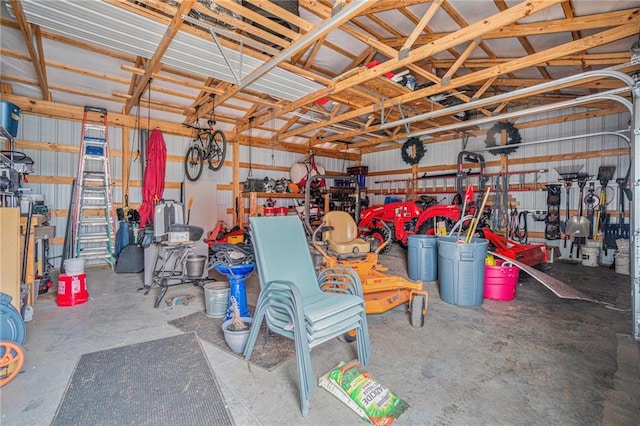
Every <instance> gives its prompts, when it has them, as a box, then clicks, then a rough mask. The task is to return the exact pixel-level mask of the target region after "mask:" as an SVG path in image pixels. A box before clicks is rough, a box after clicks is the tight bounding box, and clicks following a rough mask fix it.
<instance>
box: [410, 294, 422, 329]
mask: <svg viewBox="0 0 640 426" xmlns="http://www.w3.org/2000/svg"><path fill="white" fill-rule="evenodd" d="M424 308H425V298H424V295H422V294H416V295H414V296H413V299H412V300H411V325H412V326H414V327H422V326H424V312H423V311H424Z"/></svg>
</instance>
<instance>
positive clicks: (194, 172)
mask: <svg viewBox="0 0 640 426" xmlns="http://www.w3.org/2000/svg"><path fill="white" fill-rule="evenodd" d="M203 165H204V161H203V158H202V150H201V149H200V147H199V146H198V145H192V146H190V147H189V149H187V154H186V155H185V156H184V172H185V174H186V175H187V179H189V180H190V181H191V182H195V181H197V180H198V179H200V175H201V174H202V166H203Z"/></svg>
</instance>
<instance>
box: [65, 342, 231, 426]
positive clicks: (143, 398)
mask: <svg viewBox="0 0 640 426" xmlns="http://www.w3.org/2000/svg"><path fill="white" fill-rule="evenodd" d="M52 424H53V425H65V426H67V425H83V426H84V425H131V424H135V425H178V424H179V425H203V426H204V425H233V424H235V423H234V421H233V419H232V417H231V413H230V412H229V409H228V408H227V405H226V403H225V400H224V397H223V396H222V392H221V391H220V386H219V385H218V382H217V381H216V378H215V376H214V373H213V371H212V370H211V367H210V365H209V362H208V361H207V358H206V357H205V354H204V352H203V350H202V346H201V345H200V342H199V341H198V337H197V336H196V334H195V333H188V334H181V335H178V336H173V337H167V338H164V339H159V340H153V341H150V342H144V343H138V344H134V345H129V346H124V347H120V348H115V349H109V350H105V351H100V352H94V353H90V354H85V355H82V356H81V357H80V360H79V361H78V364H77V365H76V368H75V370H74V372H73V374H72V376H71V380H70V381H69V384H68V385H67V389H66V390H65V393H64V395H63V397H62V401H61V402H60V405H59V406H58V410H57V411H56V415H55V417H54V419H53V422H52Z"/></svg>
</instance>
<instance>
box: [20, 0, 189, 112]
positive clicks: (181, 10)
mask: <svg viewBox="0 0 640 426" xmlns="http://www.w3.org/2000/svg"><path fill="white" fill-rule="evenodd" d="M13 1H15V0H13ZM195 2H196V0H182V3H180V6H178V9H177V10H176V14H175V15H174V16H173V18H172V19H171V23H170V24H169V27H168V28H167V31H166V32H165V33H164V35H163V36H162V40H160V43H159V44H158V46H157V47H156V51H155V52H154V54H153V56H152V57H151V59H150V60H149V61H148V62H147V66H146V69H145V71H144V74H143V75H142V77H141V78H140V79H139V80H138V84H137V85H136V87H135V89H134V90H133V93H132V94H131V99H129V100H128V101H127V103H126V104H125V106H124V110H123V112H124V113H125V114H129V113H130V112H131V108H133V106H134V105H135V104H136V102H138V99H139V98H140V96H141V95H142V93H143V92H144V90H145V89H146V87H147V85H148V83H149V80H150V79H151V78H152V77H151V76H152V75H153V74H154V73H155V72H157V71H158V70H160V67H162V62H161V61H162V56H164V54H165V52H166V51H167V49H168V48H169V45H170V44H171V41H173V38H174V37H175V36H176V34H177V33H178V31H179V30H180V27H181V26H182V23H183V22H184V20H183V19H182V15H183V14H185V15H187V14H189V11H190V10H191V8H192V7H193V4H194V3H195Z"/></svg>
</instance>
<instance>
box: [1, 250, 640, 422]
mask: <svg viewBox="0 0 640 426" xmlns="http://www.w3.org/2000/svg"><path fill="white" fill-rule="evenodd" d="M405 259H406V252H405V251H404V250H403V249H402V248H400V247H394V248H393V249H392V250H391V252H390V253H389V254H387V255H384V256H383V257H382V259H381V260H382V263H383V264H385V266H389V267H390V268H391V270H392V271H391V272H392V273H398V274H400V275H403V276H406V270H407V267H406V260H405ZM550 273H551V274H552V275H554V276H556V277H557V278H560V279H561V280H563V281H564V282H565V283H567V284H569V285H571V286H574V287H576V288H578V289H579V290H581V291H583V292H585V293H586V294H588V295H590V296H594V297H596V298H597V299H599V300H601V301H603V302H607V303H611V304H613V305H615V308H616V309H609V308H607V307H605V306H604V305H601V304H594V303H589V302H584V301H577V300H564V299H559V298H557V297H556V296H555V295H553V294H552V293H551V292H550V291H549V290H548V289H546V288H545V287H543V286H542V285H540V284H538V283H537V282H536V281H534V280H533V279H530V278H527V277H526V276H524V275H523V276H521V278H520V280H519V284H518V289H517V295H516V298H515V299H514V300H513V301H510V302H497V301H490V300H485V301H484V303H483V304H482V305H481V306H478V307H473V308H464V307H460V306H454V305H450V304H447V303H445V302H443V301H442V300H441V299H440V297H439V293H438V288H437V285H435V284H433V283H431V284H428V285H427V290H428V291H429V294H430V299H429V305H428V313H427V319H426V322H425V325H424V327H422V328H416V327H411V326H410V324H409V316H408V313H407V309H406V305H404V306H400V307H398V308H396V309H393V310H391V311H388V312H385V313H383V314H377V315H369V316H368V321H369V332H370V335H371V345H372V357H371V363H370V365H369V367H368V369H369V371H370V372H371V373H372V374H373V375H374V376H376V377H377V378H378V380H379V381H380V382H381V383H383V384H384V385H385V386H387V387H388V388H390V389H391V390H393V391H394V392H396V393H397V394H398V395H399V396H400V397H401V398H403V399H405V400H406V401H407V402H408V403H409V405H410V408H409V410H408V411H407V412H406V413H404V414H403V415H402V416H401V417H400V419H399V420H398V422H397V424H401V425H414V424H415V425H423V424H465V425H466V424H492V425H493V424H498V425H511V424H518V425H522V424H536V425H537V424H563V425H587V424H617V425H618V424H629V425H631V424H633V425H635V424H637V420H638V418H640V409H639V405H640V404H639V401H640V379H639V371H640V362H639V361H638V360H639V357H638V342H636V341H634V340H633V339H632V338H631V337H630V335H631V332H632V330H631V329H630V324H631V312H630V307H631V306H630V289H629V280H628V276H626V275H619V274H616V273H615V271H614V270H612V269H609V268H608V267H605V266H600V267H588V266H583V265H582V264H580V263H569V262H559V261H556V262H555V263H554V264H553V267H552V269H551V271H550ZM216 278H218V279H223V277H222V276H216ZM141 283H142V276H141V274H140V275H136V274H120V275H118V274H114V273H113V272H112V271H111V270H110V269H108V268H102V267H94V268H87V286H88V290H89V293H90V296H91V297H90V300H89V301H88V302H86V303H84V304H82V305H77V306H72V307H66V308H61V307H58V306H57V305H56V303H55V293H54V292H53V291H50V293H49V294H45V295H41V296H40V297H39V299H38V301H37V303H36V304H35V312H34V319H33V320H32V321H31V322H29V323H27V337H26V341H25V343H24V348H25V353H26V361H25V366H24V368H23V370H24V371H23V372H22V373H21V374H20V375H18V377H17V378H16V379H15V380H14V381H13V382H11V383H10V384H8V385H7V386H5V387H3V388H2V389H1V390H0V396H1V411H2V414H1V417H0V422H1V423H2V424H3V425H45V424H49V423H50V422H51V420H52V419H53V416H54V414H55V410H56V408H57V406H58V403H59V402H60V399H61V397H62V395H63V393H64V390H65V387H66V385H67V382H68V380H69V378H70V376H71V374H72V372H73V369H74V367H75V365H76V362H77V361H78V359H79V357H80V356H81V355H82V354H85V353H89V352H94V351H98V350H102V349H109V348H113V347H117V346H124V345H128V344H132V343H138V342H142V341H147V340H152V339H156V338H161V337H167V336H171V335H175V334H179V333H180V330H178V329H177V328H175V327H173V326H171V325H169V324H167V321H169V320H171V319H174V318H177V317H181V316H185V315H188V314H191V313H193V312H196V311H198V310H204V309H205V304H204V297H203V291H202V289H201V288H199V287H195V286H193V285H191V284H184V285H180V286H174V287H171V288H170V289H169V292H168V293H167V297H171V296H172V295H178V294H181V295H183V294H190V295H193V296H194V297H195V298H194V300H193V301H192V302H191V303H190V304H189V305H188V306H183V305H178V306H174V307H171V308H169V307H167V306H166V305H165V304H164V303H163V304H162V305H161V306H160V307H159V308H157V309H155V308H153V302H154V297H155V291H156V290H155V289H154V290H152V291H151V294H149V295H147V296H144V295H143V294H141V293H138V292H137V291H136V289H137V288H138V287H139V286H140V285H141ZM247 285H248V298H249V301H250V302H252V303H255V300H256V298H257V293H258V288H259V286H258V283H257V278H256V277H255V275H254V276H252V277H251V278H250V279H249V281H248V284H247ZM52 290H53V289H52ZM203 347H204V350H205V353H206V355H207V357H208V359H209V362H210V364H211V367H212V369H213V371H214V372H215V374H216V377H217V378H218V380H219V382H220V385H221V387H222V390H223V393H224V396H225V398H226V400H227V402H228V404H229V407H230V408H231V411H232V414H233V417H234V419H235V420H236V422H237V423H238V424H240V425H275V424H278V425H282V424H296V425H317V424H340V425H343V424H344V425H346V424H354V425H355V424H360V423H361V421H360V420H359V419H358V417H357V416H356V415H355V414H354V413H352V412H351V411H350V410H349V409H348V408H347V407H345V406H344V405H343V404H342V403H340V402H338V400H336V399H335V398H334V397H333V396H331V395H330V394H329V393H328V392H326V391H325V390H324V389H322V388H316V389H315V390H314V394H313V399H312V401H311V406H310V410H309V415H308V416H307V417H302V415H301V412H300V408H299V407H300V405H299V396H298V395H299V394H298V384H297V383H298V378H297V369H296V364H295V359H293V358H292V359H290V360H289V361H287V362H285V363H284V364H283V365H281V366H279V367H278V368H276V369H274V370H273V371H271V372H269V371H266V370H263V369H261V368H258V367H252V368H248V364H247V363H246V362H244V361H243V360H240V359H238V358H237V357H234V356H232V355H230V354H228V353H226V352H225V351H223V350H220V349H219V348H217V347H216V346H213V345H211V344H208V343H207V342H205V341H203ZM355 357H356V353H355V344H347V343H344V342H341V341H339V340H337V339H336V340H333V341H330V342H327V343H324V344H322V345H320V346H318V347H316V348H314V349H313V351H312V353H311V358H312V363H313V369H314V374H315V377H316V378H317V377H319V376H320V375H321V374H322V373H324V372H326V371H327V370H329V369H331V368H332V367H334V366H335V365H337V364H338V363H339V362H340V361H349V360H351V359H353V358H355ZM176 362H179V360H176ZM146 397H147V395H139V398H140V399H141V400H142V401H144V398H146ZM105 424H109V419H105Z"/></svg>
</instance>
